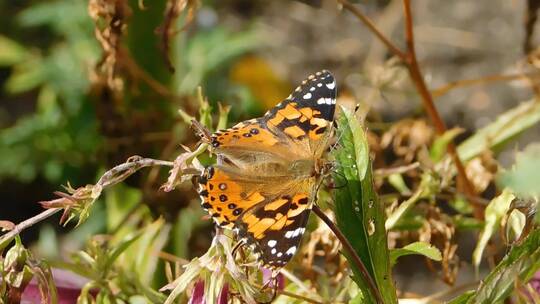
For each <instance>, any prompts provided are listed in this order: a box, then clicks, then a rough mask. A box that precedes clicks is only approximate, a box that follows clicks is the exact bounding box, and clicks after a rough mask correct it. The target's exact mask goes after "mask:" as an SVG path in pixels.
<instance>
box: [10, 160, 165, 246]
mask: <svg viewBox="0 0 540 304" xmlns="http://www.w3.org/2000/svg"><path fill="white" fill-rule="evenodd" d="M173 165H174V163H173V162H170V161H164V160H159V159H152V158H142V157H139V156H134V157H130V158H129V159H128V161H127V162H125V163H122V164H120V165H118V166H116V167H114V168H112V169H110V170H108V171H107V172H105V173H104V174H103V175H102V176H101V178H100V179H99V180H98V182H97V183H96V186H97V187H100V188H101V189H102V188H105V187H107V186H111V185H114V184H117V183H119V182H121V181H123V180H125V179H126V178H127V177H129V176H130V175H132V174H133V173H135V172H137V171H138V170H139V169H141V168H144V167H149V166H169V167H172V166H173ZM64 195H65V194H64ZM61 196H63V195H61ZM62 199H71V197H70V196H69V195H65V197H61V198H60V199H56V200H54V201H50V202H55V201H57V200H62ZM94 200H95V198H94ZM42 204H43V202H42ZM63 209H65V208H48V209H47V210H45V211H43V212H41V213H39V214H37V215H35V216H33V217H31V218H29V219H27V220H25V221H22V222H20V223H19V224H17V225H16V226H15V228H13V230H11V231H9V232H8V233H6V234H4V235H3V236H2V237H1V238H0V247H1V246H2V244H4V243H5V242H10V241H11V240H12V239H13V238H14V237H15V236H16V235H18V234H19V233H21V232H22V231H23V230H25V229H26V228H29V227H31V226H33V225H34V224H36V223H38V222H41V221H43V220H45V219H47V218H49V217H50V216H52V215H54V214H56V213H58V212H59V211H61V210H63Z"/></svg>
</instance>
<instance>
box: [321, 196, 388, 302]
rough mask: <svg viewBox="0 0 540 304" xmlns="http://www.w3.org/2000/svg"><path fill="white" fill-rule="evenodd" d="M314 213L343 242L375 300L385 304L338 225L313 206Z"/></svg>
mask: <svg viewBox="0 0 540 304" xmlns="http://www.w3.org/2000/svg"><path fill="white" fill-rule="evenodd" d="M313 212H315V214H316V215H317V216H318V217H319V218H320V219H321V220H322V221H323V222H324V223H325V224H326V225H327V226H328V228H330V230H332V232H333V233H334V235H335V236H336V237H337V238H338V239H339V241H340V242H341V245H342V246H343V247H344V248H345V250H347V251H348V252H349V254H350V256H351V258H352V261H353V262H354V264H355V266H356V268H358V269H359V270H360V272H362V276H363V277H364V278H363V279H364V281H365V282H366V283H367V285H368V288H369V289H370V291H371V294H372V295H373V296H374V297H375V300H376V301H377V303H381V304H382V303H384V302H383V300H382V296H381V294H380V291H379V289H378V288H377V285H376V284H375V282H374V281H373V278H371V275H370V274H369V272H368V270H367V268H366V266H365V265H364V263H363V262H362V260H361V259H360V257H359V256H358V254H357V253H356V251H354V249H353V247H352V245H351V243H349V241H348V240H347V238H346V237H345V236H344V235H343V233H342V232H341V230H339V228H338V227H337V226H336V224H334V222H332V221H331V220H330V219H329V218H328V217H327V216H326V214H324V212H323V211H322V210H321V209H320V208H319V207H318V206H317V205H313Z"/></svg>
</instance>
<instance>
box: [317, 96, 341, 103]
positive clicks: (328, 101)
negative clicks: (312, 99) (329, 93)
mask: <svg viewBox="0 0 540 304" xmlns="http://www.w3.org/2000/svg"><path fill="white" fill-rule="evenodd" d="M335 103H336V100H335V99H334V98H323V97H321V98H319V99H318V100H317V104H327V105H331V104H335Z"/></svg>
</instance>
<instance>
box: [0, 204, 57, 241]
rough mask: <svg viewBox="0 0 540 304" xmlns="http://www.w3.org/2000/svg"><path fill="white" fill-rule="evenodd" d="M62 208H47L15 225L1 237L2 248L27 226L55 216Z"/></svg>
mask: <svg viewBox="0 0 540 304" xmlns="http://www.w3.org/2000/svg"><path fill="white" fill-rule="evenodd" d="M61 210H62V208H52V209H47V210H44V211H42V212H41V213H39V214H37V215H35V216H33V217H31V218H29V219H27V220H24V221H22V222H20V223H19V224H17V225H16V226H15V228H13V229H12V230H10V231H9V232H8V233H6V234H4V235H2V237H1V238H0V248H1V247H3V246H4V244H6V243H7V242H11V240H13V238H14V237H15V236H17V235H18V234H19V233H21V232H22V231H23V230H25V229H26V228H29V227H32V226H33V225H34V224H36V223H39V222H41V221H43V220H45V219H47V218H49V217H51V216H53V215H54V214H56V213H58V212H60V211H61Z"/></svg>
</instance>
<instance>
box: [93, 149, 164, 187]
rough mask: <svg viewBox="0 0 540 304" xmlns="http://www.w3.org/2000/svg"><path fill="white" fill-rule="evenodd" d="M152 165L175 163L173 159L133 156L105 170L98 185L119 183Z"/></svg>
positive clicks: (104, 185)
mask: <svg viewBox="0 0 540 304" xmlns="http://www.w3.org/2000/svg"><path fill="white" fill-rule="evenodd" d="M150 166H168V167H172V166H174V163H173V162H171V161H165V160H159V159H153V158H142V157H140V156H132V157H130V158H129V159H128V161H127V162H125V163H122V164H120V165H118V166H116V167H114V168H112V169H110V170H108V171H107V172H105V173H104V174H103V175H102V176H101V178H100V179H99V180H98V182H97V184H96V185H99V186H102V187H106V186H109V185H113V184H117V183H119V182H121V181H123V180H125V179H126V178H128V177H129V176H131V175H132V174H133V173H135V172H137V171H138V170H140V169H141V168H144V167H150Z"/></svg>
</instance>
